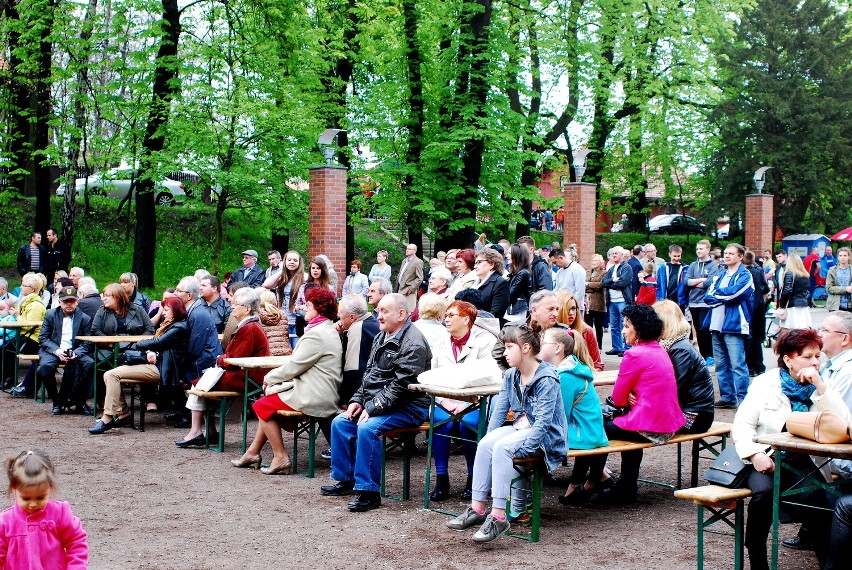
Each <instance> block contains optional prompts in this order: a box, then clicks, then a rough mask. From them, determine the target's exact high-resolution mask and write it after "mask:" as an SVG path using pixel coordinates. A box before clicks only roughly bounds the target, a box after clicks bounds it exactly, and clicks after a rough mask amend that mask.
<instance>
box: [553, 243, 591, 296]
mask: <svg viewBox="0 0 852 570" xmlns="http://www.w3.org/2000/svg"><path fill="white" fill-rule="evenodd" d="M550 260H551V261H552V262H553V265H555V266H556V267H558V268H559V271H557V272H556V287H555V288H554V291H567V292H569V293H571V294H572V295H573V296H574V298H575V299H577V303H578V304H579V305H580V307H581V308H582V307H583V305H584V303H585V299H586V270H585V269H583V266H582V265H580V263H579V262H578V261H576V260H575V259H574V254H573V253H572V252H571V251H570V250H569V251H563V250H561V249H554V250H553V251H551V252H550Z"/></svg>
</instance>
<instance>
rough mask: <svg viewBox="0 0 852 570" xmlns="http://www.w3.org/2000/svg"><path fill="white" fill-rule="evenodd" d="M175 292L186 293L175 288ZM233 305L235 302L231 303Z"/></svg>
mask: <svg viewBox="0 0 852 570" xmlns="http://www.w3.org/2000/svg"><path fill="white" fill-rule="evenodd" d="M175 293H186V291H184V290H183V289H175ZM231 304H232V305H233V303H231Z"/></svg>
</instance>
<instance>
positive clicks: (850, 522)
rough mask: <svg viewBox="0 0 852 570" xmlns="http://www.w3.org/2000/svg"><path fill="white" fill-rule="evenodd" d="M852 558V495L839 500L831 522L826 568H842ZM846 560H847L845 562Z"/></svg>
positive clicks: (827, 569)
mask: <svg viewBox="0 0 852 570" xmlns="http://www.w3.org/2000/svg"><path fill="white" fill-rule="evenodd" d="M850 558H852V495H846V496H845V497H843V498H841V499H840V500H839V501H837V504H836V505H835V507H834V518H833V520H832V522H831V536H830V541H829V548H828V560H826V563H825V568H824V570H840V569H841V568H847V566H846V564H848V563H849V559H850ZM844 561H845V562H844Z"/></svg>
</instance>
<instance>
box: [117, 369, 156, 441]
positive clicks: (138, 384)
mask: <svg viewBox="0 0 852 570" xmlns="http://www.w3.org/2000/svg"><path fill="white" fill-rule="evenodd" d="M121 383H122V384H127V385H128V387H129V388H130V427H131V428H132V429H138V430H139V431H145V413H146V412H147V411H148V410H147V408H146V406H147V402H145V398H143V397H142V386H156V385H157V384H158V383H159V380H154V381H150V380H134V379H126V380H122V381H121ZM137 395H138V396H139V426H138V427H137V426H136V422H135V417H136V396H137Z"/></svg>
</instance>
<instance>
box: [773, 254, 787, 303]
mask: <svg viewBox="0 0 852 570" xmlns="http://www.w3.org/2000/svg"><path fill="white" fill-rule="evenodd" d="M775 262H776V263H777V265H776V267H775V306H776V307H778V299H780V298H781V291H782V290H783V289H784V275H785V274H786V273H787V252H786V251H784V250H783V249H777V250H775Z"/></svg>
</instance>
